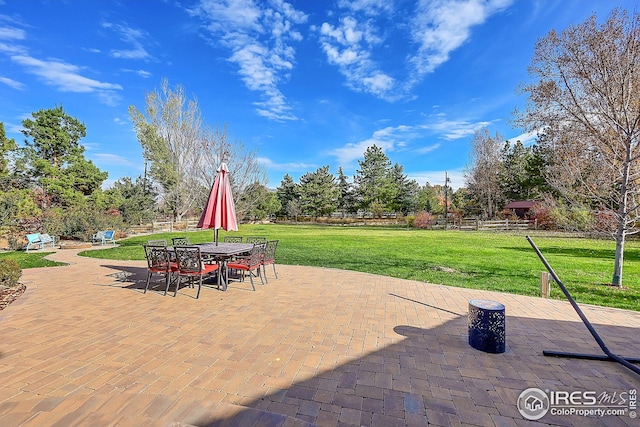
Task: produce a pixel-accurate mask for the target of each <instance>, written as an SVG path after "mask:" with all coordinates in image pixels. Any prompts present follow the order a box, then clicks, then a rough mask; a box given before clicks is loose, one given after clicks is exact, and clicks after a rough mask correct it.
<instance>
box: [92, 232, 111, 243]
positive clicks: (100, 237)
mask: <svg viewBox="0 0 640 427" xmlns="http://www.w3.org/2000/svg"><path fill="white" fill-rule="evenodd" d="M115 235H116V232H115V231H114V230H106V231H98V232H97V233H96V234H94V235H93V236H91V243H98V242H100V244H101V245H106V244H107V243H108V242H111V243H113V244H114V245H115V244H116V239H115Z"/></svg>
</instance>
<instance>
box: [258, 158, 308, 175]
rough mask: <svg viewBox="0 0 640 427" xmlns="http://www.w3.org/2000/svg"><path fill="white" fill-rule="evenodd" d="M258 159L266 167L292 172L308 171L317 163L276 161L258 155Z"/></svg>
mask: <svg viewBox="0 0 640 427" xmlns="http://www.w3.org/2000/svg"><path fill="white" fill-rule="evenodd" d="M257 160H258V162H260V163H262V164H263V165H264V166H265V167H267V168H269V169H273V170H281V171H287V172H292V171H304V172H306V171H308V170H310V169H313V168H316V166H315V165H313V164H310V163H295V162H289V163H275V162H274V161H272V160H271V159H269V158H266V157H258V159H257Z"/></svg>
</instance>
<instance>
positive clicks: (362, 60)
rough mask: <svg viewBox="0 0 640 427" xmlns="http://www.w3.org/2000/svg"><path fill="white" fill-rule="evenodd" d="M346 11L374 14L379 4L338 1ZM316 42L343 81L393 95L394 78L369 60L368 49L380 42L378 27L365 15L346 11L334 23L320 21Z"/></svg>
mask: <svg viewBox="0 0 640 427" xmlns="http://www.w3.org/2000/svg"><path fill="white" fill-rule="evenodd" d="M342 5H343V6H344V7H345V8H348V9H349V11H350V12H366V13H365V15H375V14H378V13H379V12H380V9H382V8H383V6H384V7H385V8H386V6H385V5H386V3H384V4H383V6H381V5H380V4H379V2H377V1H360V2H357V3H354V4H351V3H342ZM319 33H320V46H321V47H322V49H323V51H324V53H325V55H326V56H327V61H328V62H329V63H330V64H332V65H335V66H337V67H338V70H339V71H340V73H341V74H342V75H343V76H345V78H346V84H347V86H348V87H350V88H351V89H353V90H355V91H358V92H367V93H371V94H373V95H375V96H377V97H379V98H382V99H387V100H389V101H391V100H394V99H397V98H398V95H397V94H394V89H395V87H396V80H395V79H394V78H393V77H392V76H390V75H388V74H387V73H385V72H383V71H382V70H380V68H379V66H378V64H377V63H376V62H375V61H373V60H372V58H371V55H372V54H371V51H372V50H373V49H374V47H375V46H377V45H379V44H381V43H382V42H383V38H382V37H381V36H379V35H378V28H376V27H375V26H374V24H373V21H372V20H370V19H368V18H366V17H365V18H363V19H359V16H355V14H354V15H347V16H344V17H341V18H340V19H339V22H338V23H337V24H336V25H332V24H330V23H328V22H324V23H323V24H322V25H321V26H320V29H319Z"/></svg>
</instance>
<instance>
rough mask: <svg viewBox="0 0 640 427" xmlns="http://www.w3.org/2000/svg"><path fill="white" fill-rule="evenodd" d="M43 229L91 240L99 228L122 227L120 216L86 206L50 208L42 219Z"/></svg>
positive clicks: (117, 228) (48, 231) (66, 236)
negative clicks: (63, 208) (62, 208)
mask: <svg viewBox="0 0 640 427" xmlns="http://www.w3.org/2000/svg"><path fill="white" fill-rule="evenodd" d="M43 223H44V225H43V227H42V228H43V229H44V230H45V232H47V233H49V234H56V235H58V236H60V237H64V238H67V239H72V240H84V241H88V240H91V236H92V235H93V234H94V233H95V232H96V231H100V230H121V229H123V228H124V226H123V222H122V217H120V215H113V214H110V213H109V212H102V211H99V210H96V209H93V208H91V207H88V206H81V207H73V208H68V209H66V210H64V211H63V210H61V209H57V208H55V209H51V210H49V211H47V212H46V214H45V216H44V219H43Z"/></svg>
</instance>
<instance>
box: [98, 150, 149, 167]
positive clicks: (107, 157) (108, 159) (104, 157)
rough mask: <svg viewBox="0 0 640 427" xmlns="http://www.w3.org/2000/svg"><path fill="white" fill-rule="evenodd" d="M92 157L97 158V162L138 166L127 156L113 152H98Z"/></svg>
mask: <svg viewBox="0 0 640 427" xmlns="http://www.w3.org/2000/svg"><path fill="white" fill-rule="evenodd" d="M91 158H92V159H94V160H95V162H96V163H97V164H105V165H116V166H138V164H137V163H134V162H133V161H131V160H130V159H128V158H126V157H122V156H119V155H117V154H111V153H96V154H93V153H92V154H91Z"/></svg>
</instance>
